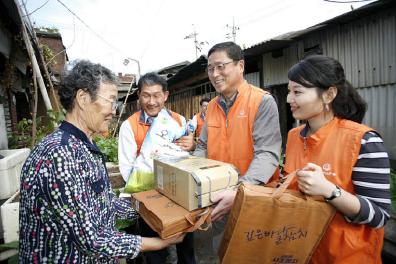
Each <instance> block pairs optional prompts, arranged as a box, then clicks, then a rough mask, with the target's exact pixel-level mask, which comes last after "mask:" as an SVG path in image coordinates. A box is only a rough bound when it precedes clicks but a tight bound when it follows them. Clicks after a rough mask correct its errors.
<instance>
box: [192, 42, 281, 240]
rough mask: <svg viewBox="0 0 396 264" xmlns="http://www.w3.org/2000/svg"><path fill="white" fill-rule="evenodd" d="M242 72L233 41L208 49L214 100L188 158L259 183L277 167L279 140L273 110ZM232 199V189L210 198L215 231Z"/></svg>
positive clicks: (221, 226)
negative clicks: (221, 165) (216, 163)
mask: <svg viewBox="0 0 396 264" xmlns="http://www.w3.org/2000/svg"><path fill="white" fill-rule="evenodd" d="M244 69H245V61H244V57H243V52H242V49H241V48H240V47H239V46H238V45H237V44H235V43H234V42H224V43H219V44H216V45H215V46H213V47H212V48H211V49H210V50H209V52H208V66H207V71H208V76H209V79H210V81H211V83H212V85H213V86H214V88H215V89H216V91H217V92H218V93H220V95H219V96H217V97H216V98H214V99H212V100H211V101H210V103H209V105H208V110H207V118H206V122H205V124H204V126H203V128H202V131H201V135H200V137H199V140H198V145H197V149H196V150H195V152H194V155H197V156H204V157H207V158H209V159H214V160H220V161H224V162H228V163H231V164H233V165H234V166H235V167H236V168H237V169H238V170H239V172H240V181H241V182H248V183H251V184H265V183H267V182H268V180H269V179H270V178H271V176H272V175H273V174H274V173H275V172H276V171H277V167H278V163H279V155H280V149H281V142H282V139H281V134H280V128H279V116H278V108H277V105H276V102H275V100H274V98H273V97H272V96H271V95H270V94H269V93H267V92H265V91H264V90H262V89H260V88H257V87H255V86H253V85H250V84H248V83H247V82H246V80H245V79H244V77H243V73H244ZM235 195H236V190H225V191H223V192H221V193H219V194H218V195H217V196H216V197H215V198H214V200H215V201H216V205H215V207H214V209H213V212H212V220H213V221H217V220H221V219H222V218H223V219H222V220H223V221H218V223H216V222H214V229H217V230H218V231H219V232H221V231H222V230H223V229H224V224H223V223H222V222H224V220H225V217H224V216H226V215H228V213H229V211H230V210H231V207H232V205H233V202H234V198H235ZM216 225H218V227H219V228H216ZM214 231H215V232H216V230H214ZM221 236H222V234H220V236H217V237H218V239H219V238H220V237H221ZM216 240H217V239H216V238H214V241H213V242H214V247H216V246H217V245H216Z"/></svg>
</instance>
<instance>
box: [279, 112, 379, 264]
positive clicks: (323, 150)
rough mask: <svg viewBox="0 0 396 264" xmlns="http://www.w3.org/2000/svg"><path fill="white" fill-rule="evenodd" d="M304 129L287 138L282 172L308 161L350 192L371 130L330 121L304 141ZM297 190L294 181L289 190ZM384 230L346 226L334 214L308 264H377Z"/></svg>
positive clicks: (294, 130) (347, 224)
mask: <svg viewBox="0 0 396 264" xmlns="http://www.w3.org/2000/svg"><path fill="white" fill-rule="evenodd" d="M303 128H304V126H300V127H297V128H295V129H293V130H291V131H290V132H289V134H288V138H287V146H286V164H285V173H286V174H287V173H290V172H292V171H294V170H296V169H300V168H303V167H304V166H305V165H306V164H307V163H308V162H311V163H315V164H317V165H319V166H321V167H322V170H323V173H324V175H325V177H326V178H327V179H328V180H329V181H331V182H332V183H334V184H336V185H338V186H340V187H341V188H342V189H344V190H345V191H347V192H349V193H352V194H353V193H354V188H353V184H352V169H353V167H354V165H355V163H356V161H357V159H358V155H359V152H360V148H361V139H362V138H363V136H364V134H365V133H366V132H369V131H373V129H371V128H369V127H367V126H364V125H361V124H358V123H355V122H352V121H349V120H345V119H339V118H334V119H333V120H332V121H331V122H329V123H328V124H326V125H325V126H324V127H322V128H320V129H319V130H318V131H317V132H316V133H314V134H312V135H311V136H309V137H307V138H304V137H302V136H301V131H302V129H303ZM290 188H293V189H298V187H297V182H294V183H292V185H291V187H290ZM383 238H384V229H383V228H379V229H374V228H372V227H370V226H368V225H361V224H351V223H348V222H347V221H346V220H345V219H344V216H343V215H342V214H341V213H339V212H337V213H336V215H335V217H334V219H333V220H332V222H331V223H330V225H329V227H328V229H327V231H326V233H325V235H324V236H323V238H322V240H321V241H320V243H319V245H318V247H317V249H316V251H315V252H314V254H313V256H312V259H311V263H318V264H319V263H320V264H325V263H348V264H354V263H362V262H364V263H381V249H382V244H383Z"/></svg>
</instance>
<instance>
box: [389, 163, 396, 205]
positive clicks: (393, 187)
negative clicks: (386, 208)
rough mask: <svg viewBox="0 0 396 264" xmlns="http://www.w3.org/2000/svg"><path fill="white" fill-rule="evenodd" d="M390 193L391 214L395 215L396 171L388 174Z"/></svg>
mask: <svg viewBox="0 0 396 264" xmlns="http://www.w3.org/2000/svg"><path fill="white" fill-rule="evenodd" d="M390 191H391V201H392V203H391V204H392V212H393V213H396V171H394V170H391V174H390Z"/></svg>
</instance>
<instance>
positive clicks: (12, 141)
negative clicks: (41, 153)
mask: <svg viewBox="0 0 396 264" xmlns="http://www.w3.org/2000/svg"><path fill="white" fill-rule="evenodd" d="M64 119H65V114H64V111H59V112H55V111H53V110H48V111H47V116H46V117H42V116H39V117H37V118H36V140H35V142H33V137H32V125H33V121H32V119H26V118H23V119H22V120H21V121H19V122H18V124H17V132H13V133H12V134H11V135H10V136H9V137H8V147H9V148H10V149H16V148H31V147H33V146H34V145H35V144H36V143H37V142H39V141H40V140H42V139H43V138H44V137H45V136H47V135H48V134H50V133H52V132H53V131H54V130H55V129H56V128H57V127H58V125H59V124H60V123H61V122H62V121H63V120H64Z"/></svg>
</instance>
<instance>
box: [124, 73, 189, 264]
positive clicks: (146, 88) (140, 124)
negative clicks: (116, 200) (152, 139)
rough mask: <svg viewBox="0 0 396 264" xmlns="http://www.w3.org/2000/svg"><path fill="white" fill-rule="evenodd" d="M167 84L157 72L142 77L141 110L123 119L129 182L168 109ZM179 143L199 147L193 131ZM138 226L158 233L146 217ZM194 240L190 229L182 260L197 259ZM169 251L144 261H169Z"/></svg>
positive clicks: (181, 246)
mask: <svg viewBox="0 0 396 264" xmlns="http://www.w3.org/2000/svg"><path fill="white" fill-rule="evenodd" d="M167 87H168V84H167V82H166V80H165V79H164V78H162V77H161V76H160V75H158V74H157V73H154V72H151V73H150V72H149V73H146V74H145V75H143V76H142V77H141V78H140V79H139V82H138V96H139V105H140V107H141V110H140V111H138V112H136V113H134V114H133V115H131V116H130V117H129V118H128V119H127V120H125V121H124V122H123V123H122V125H121V127H120V133H119V144H118V160H119V166H120V172H121V175H122V177H123V178H124V180H125V182H128V177H129V175H130V174H131V173H132V170H133V165H134V163H135V160H136V158H137V156H138V155H139V152H140V148H141V147H142V144H143V141H144V139H145V137H146V135H147V133H148V130H149V128H150V126H151V124H152V122H153V121H154V119H155V118H156V117H157V116H158V114H159V113H160V111H161V110H163V109H165V102H166V100H167V99H168V94H169V92H168V90H167ZM166 111H167V112H168V113H169V115H170V116H171V117H172V118H174V119H175V120H176V121H177V123H178V124H179V125H181V126H182V125H184V126H185V125H186V120H185V118H184V117H183V116H181V115H179V114H177V113H175V112H172V111H170V110H168V109H166ZM176 144H178V145H179V146H180V147H181V148H182V149H184V150H187V151H190V150H192V149H193V148H194V147H195V143H194V137H193V134H192V133H191V134H190V135H188V136H184V137H182V138H180V139H179V140H178V141H177V142H176ZM138 226H139V229H140V230H139V231H140V235H142V236H147V237H157V236H158V234H157V233H156V232H155V231H153V230H152V229H151V228H150V227H149V226H148V225H147V224H146V223H145V222H144V221H143V220H140V221H139V222H138ZM193 242H194V241H193V234H192V233H188V234H187V235H186V236H185V238H184V240H183V242H181V243H180V244H178V245H177V246H176V250H177V257H178V263H184V264H194V263H196V262H195V256H194V244H193ZM167 255H168V252H167V250H166V249H163V250H159V251H152V252H145V253H144V256H145V259H146V262H144V263H149V264H152V263H158V264H163V263H166V258H167Z"/></svg>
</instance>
